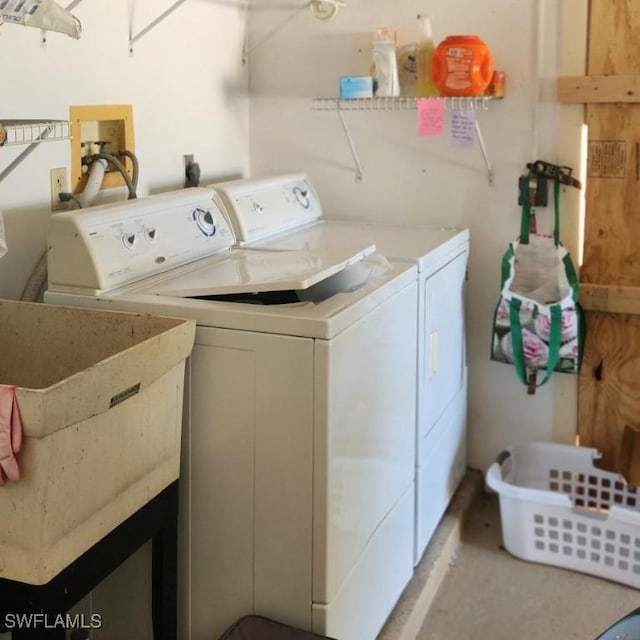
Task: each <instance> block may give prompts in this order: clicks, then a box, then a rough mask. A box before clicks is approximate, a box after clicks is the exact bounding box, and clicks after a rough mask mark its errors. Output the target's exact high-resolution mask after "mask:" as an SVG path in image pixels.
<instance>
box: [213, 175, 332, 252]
mask: <svg viewBox="0 0 640 640" xmlns="http://www.w3.org/2000/svg"><path fill="white" fill-rule="evenodd" d="M211 186H212V187H213V188H214V189H215V190H216V191H217V192H218V194H219V196H220V200H221V203H222V206H223V207H224V208H225V210H226V212H227V215H228V217H229V219H230V220H231V223H232V224H233V228H234V231H235V233H236V237H237V239H238V242H239V243H241V244H243V243H248V242H257V241H260V240H263V239H265V238H269V237H271V236H275V235H277V234H279V233H283V232H285V231H291V230H292V229H295V228H297V227H302V226H304V225H306V224H308V223H310V222H313V221H315V220H318V219H319V218H321V217H322V208H321V206H320V200H319V199H318V197H317V196H316V193H315V191H314V190H313V187H312V186H311V181H310V180H309V178H308V177H307V176H306V175H304V174H302V173H295V174H285V175H281V176H274V177H272V178H263V179H255V180H254V179H247V180H234V181H232V182H225V183H221V184H217V185H215V184H214V185H211Z"/></svg>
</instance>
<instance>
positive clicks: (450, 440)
mask: <svg viewBox="0 0 640 640" xmlns="http://www.w3.org/2000/svg"><path fill="white" fill-rule="evenodd" d="M212 186H213V187H214V188H215V189H216V190H217V192H218V193H219V196H220V198H221V205H222V206H223V207H224V208H225V210H226V211H227V215H228V217H229V219H230V220H231V222H232V224H233V227H234V230H235V233H236V238H237V240H238V244H239V246H244V247H254V248H259V249H261V250H265V249H271V250H275V251H282V250H292V249H295V250H301V249H309V250H316V251H317V250H321V251H322V250H337V249H348V248H349V247H353V248H355V247H357V246H359V245H360V244H362V243H365V244H366V243H372V244H375V245H376V247H377V249H378V251H380V253H382V254H384V255H385V256H386V257H387V258H389V259H390V260H392V261H394V262H398V261H399V262H406V263H411V264H415V265H416V266H417V269H418V280H419V283H418V305H417V309H418V310H417V313H418V316H417V330H418V337H417V344H418V358H417V377H416V380H417V388H416V401H417V411H416V416H417V422H416V518H415V545H414V562H415V563H416V564H417V563H418V561H419V560H420V558H421V557H422V554H423V552H424V550H425V547H426V545H427V543H428V542H429V540H430V538H431V536H432V534H433V532H434V530H435V528H436V526H437V524H438V522H439V521H440V519H441V517H442V515H443V514H444V512H445V510H446V508H447V506H448V504H449V502H450V500H451V498H452V496H453V494H454V493H455V490H456V489H457V487H458V486H459V484H460V481H461V480H462V477H463V476H464V473H465V470H466V433H467V428H466V426H467V367H466V353H465V321H464V313H465V310H464V289H465V286H464V285H465V280H466V271H467V264H468V256H469V230H468V229H451V228H449V229H446V228H445V229H442V228H431V227H419V226H417V227H406V226H404V227H403V226H393V225H384V224H370V223H366V222H348V221H338V220H330V219H327V218H324V217H323V215H322V206H321V203H320V200H319V198H318V196H317V193H316V191H315V189H314V188H313V185H312V183H311V180H310V179H309V177H308V176H307V175H305V174H302V173H296V174H285V175H278V176H271V177H267V178H260V179H245V180H235V181H232V182H226V183H222V184H218V185H212ZM273 220H277V221H278V223H279V224H278V225H273V224H272V221H273ZM276 226H277V227H278V229H279V231H275V227H276ZM269 228H271V229H272V230H274V233H271V234H269V233H268V232H267V231H266V230H267V229H269Z"/></svg>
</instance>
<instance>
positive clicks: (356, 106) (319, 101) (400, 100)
mask: <svg viewBox="0 0 640 640" xmlns="http://www.w3.org/2000/svg"><path fill="white" fill-rule="evenodd" d="M419 99H420V98H412V97H389V98H387V97H381V98H356V99H352V100H341V99H340V98H314V99H313V107H312V108H313V109H316V110H319V111H337V113H338V117H339V118H340V124H341V125H342V128H343V130H344V134H345V137H346V138H347V143H348V145H349V151H350V152H351V156H352V157H353V162H354V164H355V166H356V182H362V181H363V180H364V172H363V170H362V165H361V163H360V159H359V158H358V153H357V151H356V148H355V145H354V143H353V139H352V138H351V134H350V133H349V128H348V127H347V123H346V122H345V119H344V116H343V111H371V110H373V111H406V110H411V109H416V108H417V106H418V100H419ZM433 99H434V100H444V103H445V107H446V108H448V109H452V110H474V111H478V110H483V111H486V110H487V109H488V108H489V101H490V100H492V98H490V97H489V96H478V97H469V98H467V97H462V98H452V97H445V98H433ZM474 131H475V135H476V139H477V140H478V144H479V145H480V151H481V152H482V158H483V160H484V163H485V166H486V168H487V176H488V179H489V184H493V181H494V174H493V166H492V164H491V160H490V158H489V154H488V153H487V147H486V145H485V143H484V138H483V137H482V130H481V129H480V123H479V122H478V120H477V119H476V120H475V123H474Z"/></svg>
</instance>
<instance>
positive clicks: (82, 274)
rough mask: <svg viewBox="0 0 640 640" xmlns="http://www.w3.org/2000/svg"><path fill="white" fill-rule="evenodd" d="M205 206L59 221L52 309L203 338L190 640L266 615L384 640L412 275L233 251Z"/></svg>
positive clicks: (188, 519) (150, 206)
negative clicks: (179, 329) (192, 326)
mask: <svg viewBox="0 0 640 640" xmlns="http://www.w3.org/2000/svg"><path fill="white" fill-rule="evenodd" d="M213 196H214V192H213V190H208V189H188V190H184V191H180V192H176V193H171V194H163V195H159V196H151V197H149V198H144V199H139V200H132V201H128V202H126V203H119V204H112V205H104V206H101V207H94V208H91V209H87V210H84V211H81V212H77V213H76V212H73V213H61V214H55V215H54V216H52V220H51V230H50V235H49V290H48V292H47V294H46V297H45V300H46V301H47V302H52V303H57V304H67V305H76V306H83V307H94V308H103V309H117V310H124V311H135V312H148V313H154V314H163V315H172V316H181V317H190V318H194V319H195V320H196V321H197V330H196V341H195V346H194V350H193V353H192V356H191V358H190V380H189V384H188V385H187V388H188V389H189V390H190V404H189V414H190V415H189V420H188V421H187V423H186V424H185V430H184V440H183V444H184V446H183V458H184V462H183V466H182V472H181V477H182V485H183V487H184V488H185V489H186V492H185V494H183V498H182V507H181V518H182V520H181V529H180V531H181V533H180V541H181V542H180V566H181V572H182V573H183V574H184V576H185V577H184V580H183V582H182V583H181V596H180V600H181V617H180V629H181V638H183V639H187V638H189V639H192V640H205V639H206V640H211V639H212V638H216V637H218V636H219V635H220V634H221V633H222V632H223V630H224V629H225V628H226V627H227V626H228V625H229V624H230V623H231V622H233V621H234V620H235V619H237V618H239V617H240V616H242V615H245V614H248V613H254V612H255V613H258V614H263V615H267V616H270V617H273V618H276V619H278V620H282V621H283V622H287V623H290V624H292V625H295V626H297V627H300V628H303V629H311V630H313V631H316V632H318V633H321V634H326V635H329V636H333V637H335V638H339V639H343V640H373V639H374V638H375V637H376V635H377V633H378V632H379V630H380V628H381V627H382V625H383V623H384V621H385V620H386V618H387V616H388V614H389V613H390V612H391V610H392V608H393V606H394V605H395V603H396V601H397V599H398V597H399V596H400V594H401V592H402V590H403V588H404V587H405V585H406V584H407V582H408V581H409V579H410V577H411V575H412V571H413V505H414V473H413V460H414V456H415V451H414V449H415V439H414V424H415V400H414V389H415V377H416V368H415V354H416V317H417V311H416V306H417V291H416V288H417V283H416V267H415V266H413V265H409V264H391V263H388V262H387V261H386V260H384V258H382V257H381V256H380V255H379V254H377V253H371V252H372V251H373V249H374V247H371V246H369V245H368V243H360V244H361V246H360V247H359V248H358V250H356V251H354V250H353V245H352V244H351V245H350V246H349V247H348V248H347V249H340V248H336V249H331V250H322V251H317V252H313V251H301V252H296V251H294V252H289V251H286V252H274V251H255V250H247V249H234V248H232V245H233V244H234V242H235V238H234V235H233V233H232V231H231V229H230V228H229V227H228V225H227V222H226V220H225V216H224V215H222V214H221V212H220V211H219V209H218V207H217V205H216V204H215V202H214V201H213ZM367 254H368V255H367Z"/></svg>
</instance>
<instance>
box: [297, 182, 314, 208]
mask: <svg viewBox="0 0 640 640" xmlns="http://www.w3.org/2000/svg"><path fill="white" fill-rule="evenodd" d="M293 195H294V196H295V198H296V200H297V201H298V202H299V203H300V204H301V205H302V206H303V207H304V208H305V209H308V208H309V205H310V204H311V203H310V202H309V190H308V189H302V188H301V187H294V188H293Z"/></svg>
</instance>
